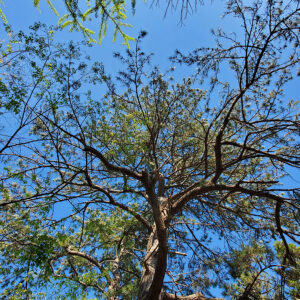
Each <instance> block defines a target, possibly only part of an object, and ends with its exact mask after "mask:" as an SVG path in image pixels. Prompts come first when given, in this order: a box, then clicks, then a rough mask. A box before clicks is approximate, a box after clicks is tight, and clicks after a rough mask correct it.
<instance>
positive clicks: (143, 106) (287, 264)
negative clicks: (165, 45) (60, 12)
mask: <svg viewBox="0 0 300 300" xmlns="http://www.w3.org/2000/svg"><path fill="white" fill-rule="evenodd" d="M35 3H37V2H35ZM299 11H300V8H299V3H297V2H294V1H291V2H289V3H288V4H286V3H282V2H277V1H268V2H263V3H262V2H260V1H255V2H254V3H253V4H252V5H251V6H249V5H243V4H242V2H241V1H239V0H230V1H228V3H227V10H226V11H225V14H227V15H232V16H234V17H236V20H237V21H239V22H240V24H241V28H242V30H241V31H239V32H236V33H226V32H224V31H222V30H217V31H215V32H213V34H214V35H215V38H216V41H217V43H216V46H215V47H214V48H199V49H196V50H194V51H193V52H191V53H189V54H185V53H182V52H180V51H179V50H177V51H176V52H175V53H174V55H173V57H172V58H171V60H172V62H173V63H174V64H186V65H187V66H192V67H191V68H190V70H191V71H190V77H184V78H181V79H179V80H177V79H175V78H177V77H178V76H179V75H180V74H176V71H175V70H176V69H174V68H170V69H168V70H160V69H159V67H157V66H154V65H153V64H152V61H151V58H152V54H147V53H145V52H144V51H143V50H142V41H143V38H147V37H145V36H146V33H145V32H141V33H140V35H139V36H138V38H137V39H136V44H135V47H133V49H127V51H124V52H125V53H116V54H115V59H116V60H118V61H119V62H120V66H122V67H123V69H122V70H121V71H120V72H119V73H118V74H116V75H114V76H113V75H109V74H108V73H107V72H106V71H105V68H104V65H103V63H102V62H92V61H90V59H89V57H88V56H86V55H85V54H84V50H83V49H85V44H82V45H80V44H75V43H72V42H71V43H69V44H67V45H64V44H58V43H56V42H55V31H54V30H52V29H49V28H46V27H45V26H43V25H41V24H35V25H34V26H32V27H31V33H24V32H20V33H18V34H15V35H12V36H11V43H10V47H8V48H7V47H5V44H3V45H2V49H1V50H2V52H1V53H2V54H1V58H0V73H1V80H0V92H1V102H0V109H1V111H0V118H1V126H2V127H1V131H0V134H1V135H0V155H1V186H0V192H1V198H0V261H1V263H0V278H1V281H0V286H1V290H0V292H1V297H2V298H3V299H43V297H46V298H51V299H52V298H53V299H86V298H89V299H90V298H93V297H94V298H96V299H111V300H113V299H139V300H146V299H147V300H153V299H201V300H204V299H217V298H214V297H215V289H216V288H218V289H220V290H221V291H222V293H223V296H224V297H229V299H288V298H291V299H298V298H299V297H300V286H299V282H298V281H297V279H298V278H299V275H300V269H299V264H300V262H299V260H300V247H299V235H300V233H299V192H300V191H299V190H300V189H299V187H297V186H293V185H292V183H289V182H287V180H286V178H287V176H293V174H295V172H296V171H297V170H299V162H300V157H299V153H300V152H299V121H298V113H297V108H298V103H297V101H295V100H294V99H288V97H287V96H286V94H287V89H288V85H289V84H290V83H291V82H292V80H293V78H294V77H295V76H296V74H295V73H296V66H297V64H298V63H299V20H298V15H299ZM195 66H196V67H197V70H196V72H195V71H194V70H195ZM221 70H222V72H221ZM104 90H105V91H104Z"/></svg>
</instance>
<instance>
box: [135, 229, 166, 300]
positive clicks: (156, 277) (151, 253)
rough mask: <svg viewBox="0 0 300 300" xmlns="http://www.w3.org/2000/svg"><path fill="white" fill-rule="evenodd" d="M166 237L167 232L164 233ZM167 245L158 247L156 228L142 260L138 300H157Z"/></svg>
mask: <svg viewBox="0 0 300 300" xmlns="http://www.w3.org/2000/svg"><path fill="white" fill-rule="evenodd" d="M165 234H166V235H167V232H165ZM167 254H168V247H167V245H159V242H158V238H157V230H156V226H155V225H154V226H153V230H152V232H151V234H150V237H149V240H148V244H147V253H146V256H145V259H144V265H143V270H142V279H141V283H140V287H139V293H138V299H139V300H155V299H159V295H160V293H161V290H162V284H163V279H164V276H165V272H166V267H167Z"/></svg>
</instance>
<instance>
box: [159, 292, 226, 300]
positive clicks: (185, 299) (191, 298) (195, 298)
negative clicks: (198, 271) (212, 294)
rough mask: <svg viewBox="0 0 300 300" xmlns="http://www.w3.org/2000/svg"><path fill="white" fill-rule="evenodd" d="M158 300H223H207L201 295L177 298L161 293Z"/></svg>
mask: <svg viewBox="0 0 300 300" xmlns="http://www.w3.org/2000/svg"><path fill="white" fill-rule="evenodd" d="M159 300H225V299H223V298H207V297H205V296H203V294H202V293H197V294H192V295H188V296H177V295H175V294H169V293H166V292H162V294H161V297H160V298H159Z"/></svg>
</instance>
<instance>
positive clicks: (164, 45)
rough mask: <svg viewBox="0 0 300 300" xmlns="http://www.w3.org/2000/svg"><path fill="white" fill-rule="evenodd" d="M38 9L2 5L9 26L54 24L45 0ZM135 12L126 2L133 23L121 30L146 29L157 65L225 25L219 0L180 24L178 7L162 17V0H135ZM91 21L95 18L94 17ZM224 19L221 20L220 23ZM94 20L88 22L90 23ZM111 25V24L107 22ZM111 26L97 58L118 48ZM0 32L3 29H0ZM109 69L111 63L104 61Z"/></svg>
mask: <svg viewBox="0 0 300 300" xmlns="http://www.w3.org/2000/svg"><path fill="white" fill-rule="evenodd" d="M40 2H41V3H40V8H41V12H39V11H38V10H37V9H36V8H34V7H33V5H32V1H29V0H13V1H11V0H10V1H4V5H2V9H3V11H4V13H5V14H6V16H7V19H8V22H9V23H10V24H12V25H13V29H14V30H15V31H18V30H20V29H22V30H24V31H26V28H28V26H30V25H32V24H33V22H35V21H41V22H43V23H46V24H47V25H55V24H57V20H58V19H57V17H56V16H55V15H54V13H53V12H52V11H51V9H50V8H49V7H48V5H47V3H46V1H45V0H41V1H40ZM52 2H53V5H54V6H55V7H56V8H57V10H58V12H59V13H60V15H63V14H64V13H65V9H64V6H63V3H62V2H63V1H58V0H53V1H52ZM137 2H138V3H137V7H136V13H135V15H132V13H131V8H130V6H129V7H128V13H127V14H128V19H127V22H128V23H129V24H132V25H133V28H125V32H126V33H127V34H129V35H130V36H132V37H136V36H137V35H138V33H139V32H140V30H146V31H147V32H148V37H147V39H145V41H144V43H143V46H144V49H145V50H146V51H149V52H155V53H156V58H155V62H156V63H159V65H161V66H164V65H168V64H169V62H168V57H169V56H170V55H171V54H172V53H173V52H174V50H175V49H177V48H178V49H180V50H182V51H188V50H192V49H194V48H196V47H200V46H212V45H213V44H214V43H213V39H212V37H211V34H210V29H211V28H212V27H216V26H220V25H222V26H224V25H228V22H224V20H223V21H222V20H221V19H220V16H221V14H222V9H223V5H224V2H223V1H214V2H212V3H211V4H210V3H209V4H208V5H205V6H198V10H197V12H196V13H195V14H193V15H189V16H188V17H187V18H186V19H185V20H184V24H183V25H181V24H180V15H179V11H177V12H174V13H172V11H168V13H167V16H166V17H165V18H164V13H165V5H164V3H163V1H162V4H161V5H160V7H158V6H155V5H154V6H151V1H149V4H147V3H144V2H143V1H137ZM94 23H96V21H95V20H94ZM224 23H225V24H224ZM94 25H95V24H92V26H93V27H94ZM110 25H111V24H110ZM112 29H113V28H112V27H109V29H108V33H107V36H106V38H105V39H104V40H103V42H102V44H101V46H96V45H95V46H96V47H94V49H93V51H92V52H93V53H94V54H95V56H96V57H97V58H98V59H101V60H103V61H107V59H109V60H110V59H111V57H112V53H113V52H114V51H121V50H122V49H124V46H122V45H121V44H122V39H121V37H120V36H119V37H118V38H117V40H116V42H115V43H112ZM1 31H2V32H3V29H2V30H1ZM1 35H2V34H1ZM61 38H62V39H64V40H71V39H73V40H81V39H82V36H81V34H80V33H77V32H73V33H69V32H68V29H67V28H66V29H65V30H64V32H63V34H62V35H61ZM107 68H108V69H109V71H114V70H112V69H114V68H113V65H109V63H108V64H107Z"/></svg>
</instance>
